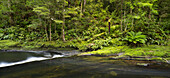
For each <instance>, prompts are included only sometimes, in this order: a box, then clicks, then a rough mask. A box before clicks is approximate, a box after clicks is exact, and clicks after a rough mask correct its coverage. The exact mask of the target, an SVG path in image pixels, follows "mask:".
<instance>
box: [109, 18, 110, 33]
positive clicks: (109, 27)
mask: <svg viewBox="0 0 170 78" xmlns="http://www.w3.org/2000/svg"><path fill="white" fill-rule="evenodd" d="M109 34H110V21H109Z"/></svg>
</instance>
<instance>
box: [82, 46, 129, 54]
mask: <svg viewBox="0 0 170 78" xmlns="http://www.w3.org/2000/svg"><path fill="white" fill-rule="evenodd" d="M126 47H127V46H116V47H112V46H110V47H104V48H103V49H101V50H97V51H91V52H86V53H82V54H80V55H86V54H99V55H109V54H114V53H119V52H122V50H123V49H124V48H126Z"/></svg>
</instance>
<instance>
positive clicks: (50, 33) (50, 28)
mask: <svg viewBox="0 0 170 78" xmlns="http://www.w3.org/2000/svg"><path fill="white" fill-rule="evenodd" d="M51 35H52V33H51V20H50V41H51Z"/></svg>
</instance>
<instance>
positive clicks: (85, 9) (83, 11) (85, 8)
mask: <svg viewBox="0 0 170 78" xmlns="http://www.w3.org/2000/svg"><path fill="white" fill-rule="evenodd" d="M85 7H86V0H84V8H83V12H85V10H86V8H85Z"/></svg>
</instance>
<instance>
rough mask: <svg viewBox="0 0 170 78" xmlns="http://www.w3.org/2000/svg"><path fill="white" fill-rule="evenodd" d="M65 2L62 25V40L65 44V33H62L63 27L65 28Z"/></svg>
mask: <svg viewBox="0 0 170 78" xmlns="http://www.w3.org/2000/svg"><path fill="white" fill-rule="evenodd" d="M64 13H65V2H64V3H63V24H62V39H63V41H64V42H65V34H64V33H65V32H64V26H65V17H64V16H65V14H64Z"/></svg>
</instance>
